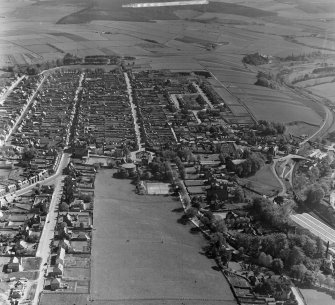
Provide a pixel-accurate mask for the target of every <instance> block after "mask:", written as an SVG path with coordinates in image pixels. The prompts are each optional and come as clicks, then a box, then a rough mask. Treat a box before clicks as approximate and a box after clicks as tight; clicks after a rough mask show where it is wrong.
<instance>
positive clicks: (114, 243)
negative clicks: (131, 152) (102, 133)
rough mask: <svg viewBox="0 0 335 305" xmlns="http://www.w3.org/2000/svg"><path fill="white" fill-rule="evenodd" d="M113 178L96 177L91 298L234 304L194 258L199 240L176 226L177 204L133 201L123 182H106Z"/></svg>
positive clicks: (219, 280)
mask: <svg viewBox="0 0 335 305" xmlns="http://www.w3.org/2000/svg"><path fill="white" fill-rule="evenodd" d="M114 172H115V171H114V170H107V169H106V170H100V171H99V173H98V175H97V177H96V192H95V194H96V196H95V202H96V204H95V209H94V223H95V230H94V231H93V246H92V257H93V258H94V259H93V261H92V270H91V271H92V273H91V295H92V298H93V299H95V300H99V299H104V300H108V299H114V300H121V299H123V300H124V299H125V300H129V302H130V301H131V300H132V299H156V303H157V301H158V300H163V299H166V302H167V303H166V304H175V303H176V302H177V301H176V300H177V299H181V298H184V299H193V300H195V301H196V300H198V299H203V301H202V304H207V303H208V304H212V303H213V302H214V301H213V302H210V301H209V300H220V299H221V300H225V304H236V303H235V300H234V297H233V295H232V293H231V291H230V288H229V285H228V283H227V282H226V280H225V279H224V278H223V277H222V275H221V274H220V273H219V272H217V271H214V270H213V269H212V268H211V267H212V266H214V265H215V263H214V261H211V260H209V259H207V258H206V257H205V256H203V255H201V254H199V251H201V247H202V246H204V244H205V240H204V239H203V237H202V236H200V235H192V234H190V233H189V229H190V226H189V225H186V226H183V225H181V224H178V223H177V220H178V218H180V216H181V214H179V213H176V212H174V211H176V210H177V209H180V203H179V201H178V200H173V199H172V198H171V197H163V196H154V197H153V196H146V195H144V196H140V195H136V194H135V190H134V186H133V185H131V184H130V183H129V181H127V180H117V179H114V178H112V175H113V173H114ZM172 299H175V301H173V300H172ZM169 300H171V303H169ZM206 300H208V301H206ZM190 302H191V300H190ZM142 303H143V302H142ZM142 303H141V302H139V304H142ZM193 303H194V302H193ZM122 304H128V303H127V302H126V301H125V303H122ZM143 304H144V303H143ZM145 304H148V303H147V302H146V303H145ZM185 304H188V302H185ZM190 304H191V303H190Z"/></svg>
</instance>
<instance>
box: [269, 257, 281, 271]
mask: <svg viewBox="0 0 335 305" xmlns="http://www.w3.org/2000/svg"><path fill="white" fill-rule="evenodd" d="M271 267H272V269H273V271H274V272H276V273H279V274H281V273H282V272H283V269H284V263H283V261H282V260H281V259H280V258H275V259H274V260H273V261H272V266H271Z"/></svg>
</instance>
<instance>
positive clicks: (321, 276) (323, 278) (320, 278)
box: [316, 271, 326, 286]
mask: <svg viewBox="0 0 335 305" xmlns="http://www.w3.org/2000/svg"><path fill="white" fill-rule="evenodd" d="M316 278H317V281H318V283H319V285H320V286H322V285H324V283H325V281H326V276H325V275H324V274H322V273H321V271H319V272H318V273H317V274H316Z"/></svg>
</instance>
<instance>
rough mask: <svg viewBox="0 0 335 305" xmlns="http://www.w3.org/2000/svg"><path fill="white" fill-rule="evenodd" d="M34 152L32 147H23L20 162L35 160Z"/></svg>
mask: <svg viewBox="0 0 335 305" xmlns="http://www.w3.org/2000/svg"><path fill="white" fill-rule="evenodd" d="M35 154H36V151H35V149H34V148H33V147H31V148H30V147H25V148H24V149H23V153H22V161H28V162H29V161H31V160H32V159H34V158H35Z"/></svg>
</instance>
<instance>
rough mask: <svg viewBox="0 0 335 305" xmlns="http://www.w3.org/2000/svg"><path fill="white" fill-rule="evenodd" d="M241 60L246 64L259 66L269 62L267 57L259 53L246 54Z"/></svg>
mask: <svg viewBox="0 0 335 305" xmlns="http://www.w3.org/2000/svg"><path fill="white" fill-rule="evenodd" d="M242 62H243V63H245V64H248V65H253V66H259V65H264V64H267V63H269V59H268V58H267V57H265V56H263V55H261V54H259V53H253V54H247V55H245V56H244V57H243V59H242Z"/></svg>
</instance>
